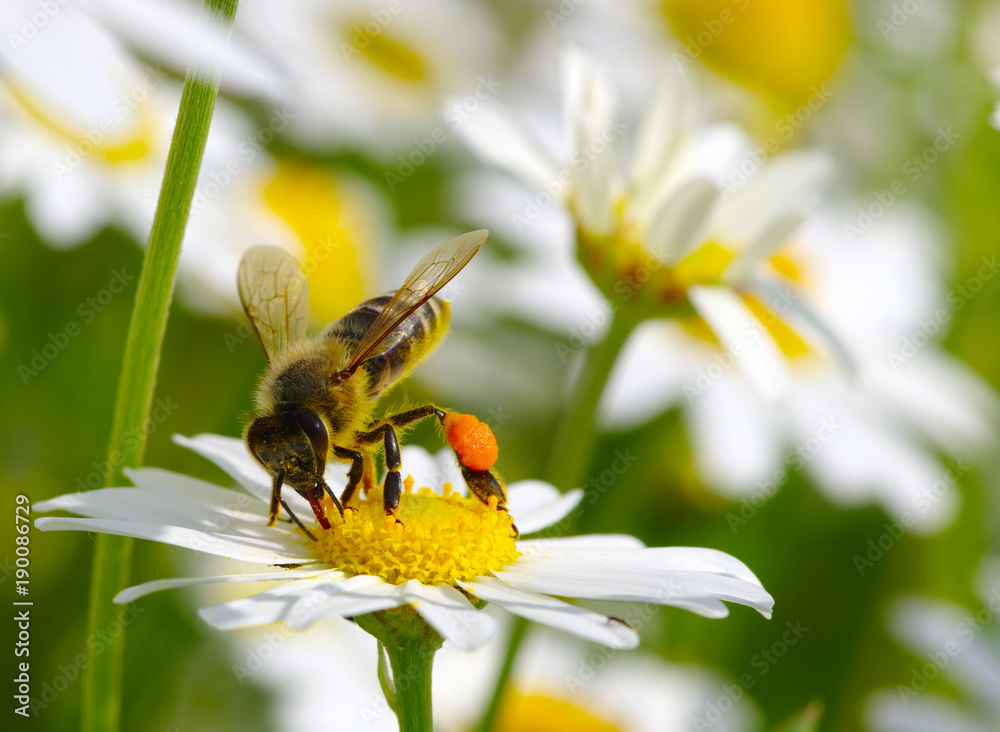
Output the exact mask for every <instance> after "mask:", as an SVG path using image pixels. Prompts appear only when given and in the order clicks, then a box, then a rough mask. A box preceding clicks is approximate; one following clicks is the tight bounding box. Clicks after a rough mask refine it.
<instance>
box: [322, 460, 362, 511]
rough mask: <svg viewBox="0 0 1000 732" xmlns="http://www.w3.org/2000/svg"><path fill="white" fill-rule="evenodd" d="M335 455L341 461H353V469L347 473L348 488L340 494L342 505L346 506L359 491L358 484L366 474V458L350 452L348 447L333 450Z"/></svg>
mask: <svg viewBox="0 0 1000 732" xmlns="http://www.w3.org/2000/svg"><path fill="white" fill-rule="evenodd" d="M333 454H334V455H336V456H337V457H338V458H340V459H341V460H350V461H351V469H350V470H349V471H348V473H347V487H346V488H345V489H344V492H343V493H341V494H340V504H341V505H342V506H346V505H347V503H348V501H350V500H351V498H352V496H354V491H356V490H357V489H358V484H359V483H360V482H361V477H362V475H363V474H364V470H365V462H364V457H363V456H362V455H361V453H360V452H358V451H357V450H348V449H347V448H346V447H336V446H334V448H333ZM327 490H329V489H327Z"/></svg>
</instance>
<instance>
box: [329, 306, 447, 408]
mask: <svg viewBox="0 0 1000 732" xmlns="http://www.w3.org/2000/svg"><path fill="white" fill-rule="evenodd" d="M392 295H393V293H391V292H390V293H388V294H386V295H382V296H381V297H374V298H372V299H371V300H366V301H365V302H363V303H361V304H360V305H358V306H357V307H355V308H354V309H353V310H351V311H350V312H349V313H347V314H346V315H345V316H344V317H342V318H340V319H339V320H336V321H334V322H333V323H331V324H330V325H329V326H327V328H326V330H325V331H324V332H323V337H324V338H334V339H337V340H339V341H341V342H343V343H345V344H348V350H349V352H350V351H353V350H354V348H355V347H356V346H357V345H358V344H359V343H360V342H361V340H362V339H363V338H364V337H365V334H366V333H367V332H368V329H369V328H371V325H372V323H374V322H375V318H377V317H378V314H379V313H380V312H382V308H384V307H385V306H386V305H387V304H388V303H389V300H390V299H391V298H392ZM450 319H451V308H450V307H449V306H448V303H447V302H445V301H444V300H440V299H438V298H436V297H432V298H431V299H430V300H428V301H427V302H425V303H424V304H423V305H421V306H420V307H419V308H417V309H416V310H415V311H414V312H413V313H412V314H411V315H410V316H409V317H407V318H406V320H404V321H403V322H401V323H400V324H399V325H397V326H396V328H395V330H393V331H392V332H391V333H390V334H389V335H388V336H386V338H385V340H383V341H382V345H381V347H380V349H381V350H380V351H379V352H378V353H376V354H374V355H373V356H372V357H371V358H369V359H368V360H367V361H365V362H364V365H363V366H362V368H363V369H364V370H365V372H366V373H367V374H368V393H369V394H370V395H371V396H378V395H379V394H381V393H382V392H383V391H384V390H385V389H387V388H388V387H389V386H390V385H392V383H393V382H394V381H396V379H399V378H402V377H403V376H405V375H406V373H407V372H408V371H409V370H410V369H411V368H413V367H414V366H416V365H417V364H418V363H420V361H421V360H422V359H423V358H424V357H425V356H427V355H428V354H429V353H430V352H431V351H432V350H434V347H435V346H436V345H437V344H438V342H439V341H440V340H441V336H443V335H444V333H445V331H446V330H448V321H449V320H450Z"/></svg>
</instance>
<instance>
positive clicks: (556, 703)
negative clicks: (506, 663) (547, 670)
mask: <svg viewBox="0 0 1000 732" xmlns="http://www.w3.org/2000/svg"><path fill="white" fill-rule="evenodd" d="M496 730H497V732H570V731H572V732H621V730H622V728H621V727H620V726H618V725H615V724H611V723H610V722H607V721H605V720H603V719H599V718H598V717H595V716H593V715H592V714H590V713H589V712H587V711H586V710H584V709H581V708H580V707H578V706H576V705H575V704H572V703H570V702H567V701H562V700H561V699H553V698H552V697H549V696H544V695H541V694H530V695H525V694H521V693H520V692H518V691H515V690H514V689H508V690H507V693H506V694H504V700H503V706H501V707H500V713H499V715H498V717H497V724H496Z"/></svg>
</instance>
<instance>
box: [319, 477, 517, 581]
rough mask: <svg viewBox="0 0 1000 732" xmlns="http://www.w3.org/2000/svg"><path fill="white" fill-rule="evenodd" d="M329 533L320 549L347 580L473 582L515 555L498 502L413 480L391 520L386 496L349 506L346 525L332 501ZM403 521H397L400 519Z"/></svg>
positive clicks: (510, 529) (511, 533) (375, 495)
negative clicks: (354, 577)
mask: <svg viewBox="0 0 1000 732" xmlns="http://www.w3.org/2000/svg"><path fill="white" fill-rule="evenodd" d="M325 508H326V515H327V516H328V517H329V518H330V529H329V530H328V531H322V530H321V531H320V533H319V534H318V536H317V539H316V543H315V546H316V548H317V549H318V550H319V552H320V554H321V555H322V556H323V558H324V559H325V560H326V561H327V562H328V563H329V564H331V565H332V566H334V567H336V568H337V569H340V570H341V571H343V572H346V573H347V574H348V575H359V574H366V575H374V576H376V577H381V578H382V579H383V580H385V581H386V582H388V583H389V584H397V585H398V584H403V583H404V582H406V581H408V580H411V579H415V580H417V581H419V582H421V583H423V584H425V585H440V584H452V583H454V581H455V580H462V581H465V582H469V581H471V580H473V579H475V578H476V577H481V576H483V575H488V574H489V573H490V572H492V571H494V570H499V569H502V568H503V567H504V566H505V565H507V564H510V563H511V562H513V561H514V560H515V559H517V557H518V556H520V554H519V552H518V551H517V546H516V545H515V543H514V529H513V524H512V523H511V518H510V514H508V513H507V512H505V511H498V510H497V508H496V499H491V503H490V505H488V506H487V505H485V504H484V503H483V502H482V501H480V500H478V499H476V498H466V497H464V496H461V495H459V494H457V493H452V490H451V484H449V483H445V485H444V489H443V493H440V494H439V493H434V492H433V491H432V490H431V489H430V488H421V489H420V490H419V491H418V492H416V493H414V492H413V479H412V478H409V477H408V478H407V479H406V481H405V483H404V494H403V496H402V498H401V500H400V502H399V507H398V508H397V509H396V510H395V512H394V516H395V518H393V516H386V514H385V510H384V509H383V508H382V491H381V490H379V489H376V490H373V491H370V492H369V494H368V496H367V497H366V498H364V499H361V500H357V499H355V500H352V501H351V505H350V508H349V509H346V510H345V511H344V518H343V519H341V518H340V515H339V514H338V512H337V509H336V508H334V506H333V504H332V502H330V501H329V499H327V503H326V505H325ZM397 519H398V521H397Z"/></svg>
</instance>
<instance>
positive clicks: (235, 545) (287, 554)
mask: <svg viewBox="0 0 1000 732" xmlns="http://www.w3.org/2000/svg"><path fill="white" fill-rule="evenodd" d="M35 526H36V527H37V528H38V529H40V530H42V531H101V532H104V533H106V534H117V535H118V536H131V537H134V538H136V539H151V540H153V541H159V542H161V543H164V544H173V545H174V546H180V547H184V548H185V549H194V550H195V551H199V552H205V553H206V554H215V555H218V556H220V557H230V558H231V559H243V560H245V561H248V562H257V563H259V564H312V563H314V562H315V561H316V555H315V554H313V552H312V551H311V550H309V549H307V548H306V547H304V546H301V545H297V544H293V543H291V542H283V541H269V540H265V539H257V538H253V537H233V536H223V535H212V534H207V533H205V532H203V531H196V530H193V529H185V528H178V527H175V526H164V525H163V524H147V523H140V522H138V521H119V520H115V519H78V518H62V517H46V518H40V519H38V520H37V521H36V522H35Z"/></svg>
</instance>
